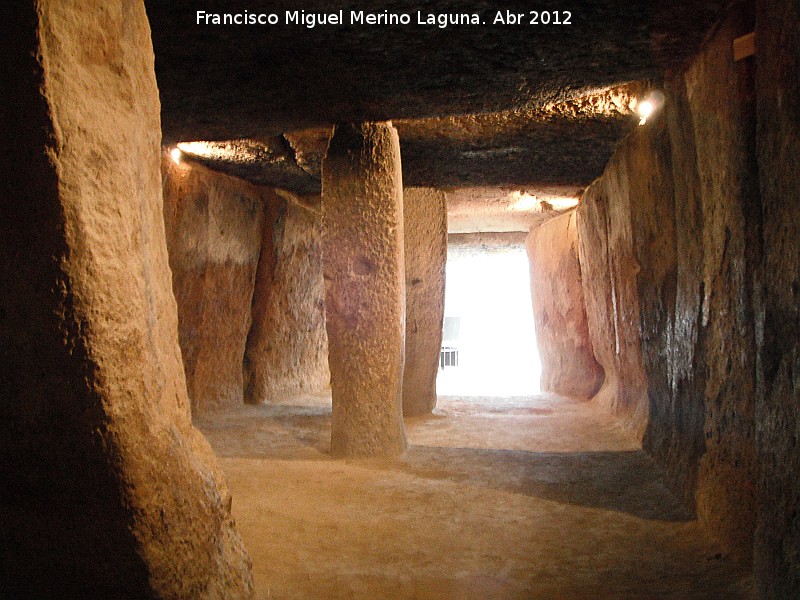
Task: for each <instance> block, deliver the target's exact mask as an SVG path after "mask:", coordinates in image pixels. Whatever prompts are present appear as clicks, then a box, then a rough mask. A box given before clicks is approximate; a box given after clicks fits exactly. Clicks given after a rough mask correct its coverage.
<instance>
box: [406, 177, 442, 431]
mask: <svg viewBox="0 0 800 600" xmlns="http://www.w3.org/2000/svg"><path fill="white" fill-rule="evenodd" d="M403 210H404V211H405V219H404V223H405V258H406V366H405V371H404V372H403V416H404V417H413V416H417V415H427V414H430V412H431V411H432V410H433V409H434V407H435V406H436V375H437V374H438V373H439V352H440V350H441V347H442V321H443V319H444V275H445V265H446V264H447V201H446V198H445V195H444V192H441V191H438V190H435V189H432V188H407V189H406V190H405V191H404V196H403Z"/></svg>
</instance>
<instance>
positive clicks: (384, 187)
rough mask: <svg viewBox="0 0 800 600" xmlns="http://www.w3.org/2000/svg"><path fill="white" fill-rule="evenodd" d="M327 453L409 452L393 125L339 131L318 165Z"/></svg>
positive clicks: (400, 234)
mask: <svg viewBox="0 0 800 600" xmlns="http://www.w3.org/2000/svg"><path fill="white" fill-rule="evenodd" d="M322 206H323V272H324V278H325V308H326V328H327V331H328V354H329V358H328V362H329V365H330V372H331V391H332V396H333V422H332V426H331V451H332V453H333V454H334V455H337V456H394V455H399V454H401V453H402V452H404V451H405V448H406V439H405V431H404V428H403V419H402V404H401V402H402V378H403V360H404V334H405V332H404V329H405V265H404V260H403V183H402V173H401V170H400V142H399V140H398V137H397V131H396V130H395V128H394V127H393V126H392V125H391V123H362V124H344V125H337V127H336V129H335V130H334V133H333V137H332V138H331V141H330V145H329V147H328V153H327V155H326V157H325V159H324V161H323V163H322Z"/></svg>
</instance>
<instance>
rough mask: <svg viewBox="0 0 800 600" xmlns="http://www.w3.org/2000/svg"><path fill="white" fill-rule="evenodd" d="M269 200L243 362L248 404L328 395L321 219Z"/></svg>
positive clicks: (293, 205)
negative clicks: (251, 324) (251, 320)
mask: <svg viewBox="0 0 800 600" xmlns="http://www.w3.org/2000/svg"><path fill="white" fill-rule="evenodd" d="M282 194H283V195H288V194H287V193H286V192H282ZM272 196H273V200H272V201H271V202H270V203H269V205H268V206H267V225H266V227H265V228H264V238H263V243H262V244H261V258H260V259H259V261H258V272H257V274H256V285H255V291H254V293H253V306H252V315H253V326H252V328H251V329H250V334H249V335H248V337H247V350H246V352H245V355H244V384H245V387H244V399H245V402H247V403H249V404H260V403H262V402H266V403H270V402H277V401H280V400H285V399H287V398H291V397H293V396H298V395H302V394H312V395H316V394H327V393H328V390H329V386H330V373H329V372H328V337H327V335H326V333H325V300H324V297H325V286H324V284H323V279H322V218H321V215H320V214H319V213H317V212H314V211H311V210H309V209H307V208H304V207H303V206H301V205H300V203H299V202H289V201H287V200H285V199H283V198H281V197H280V196H278V194H276V193H275V192H272Z"/></svg>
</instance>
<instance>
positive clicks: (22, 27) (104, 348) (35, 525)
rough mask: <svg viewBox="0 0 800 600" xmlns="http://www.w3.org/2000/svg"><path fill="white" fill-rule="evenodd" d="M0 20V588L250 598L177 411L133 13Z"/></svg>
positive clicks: (154, 93)
mask: <svg viewBox="0 0 800 600" xmlns="http://www.w3.org/2000/svg"><path fill="white" fill-rule="evenodd" d="M3 9H10V10H0V13H2V18H0V33H2V35H0V63H2V71H3V72H4V73H8V74H9V75H10V76H9V77H8V78H7V79H5V80H4V84H3V95H4V107H3V112H4V118H3V119H2V125H0V127H2V129H0V139H2V140H3V144H2V145H0V164H2V168H3V169H4V173H3V177H2V178H0V180H1V181H2V183H0V280H2V282H3V283H2V285H1V286H0V456H2V461H0V463H1V464H0V482H2V483H0V596H2V597H4V598H117V599H123V598H131V599H134V598H135V599H141V598H174V599H178V598H185V599H190V598H244V597H249V596H251V595H252V577H251V574H250V562H249V559H248V557H247V554H246V553H245V551H244V548H243V547H242V543H241V540H240V539H239V537H238V535H237V534H236V532H235V530H234V527H233V519H232V517H231V496H230V494H229V492H228V490H227V487H226V485H225V481H224V479H223V477H222V473H221V471H220V469H219V467H218V465H217V461H216V459H215V458H214V456H213V453H212V452H211V449H210V447H209V446H208V444H207V443H206V441H205V439H204V438H203V436H202V435H201V434H200V433H199V432H198V431H197V430H195V429H194V428H193V427H192V423H191V419H190V415H189V402H188V399H187V395H186V383H185V379H184V376H183V369H182V366H181V355H180V350H179V348H178V323H177V311H176V306H175V299H174V297H173V295H172V291H171V289H170V276H169V267H168V264H167V248H166V242H165V236H164V223H163V220H162V204H161V178H160V176H159V156H160V147H159V146H160V141H161V131H160V122H159V102H158V90H157V88H156V80H155V73H154V69H153V50H152V47H151V43H150V28H149V26H148V22H147V17H146V15H145V8H144V4H143V3H142V2H136V1H124V2H123V1H121V0H41V1H39V2H13V3H8V4H5V5H3ZM6 116H7V117H8V118H5V117H6Z"/></svg>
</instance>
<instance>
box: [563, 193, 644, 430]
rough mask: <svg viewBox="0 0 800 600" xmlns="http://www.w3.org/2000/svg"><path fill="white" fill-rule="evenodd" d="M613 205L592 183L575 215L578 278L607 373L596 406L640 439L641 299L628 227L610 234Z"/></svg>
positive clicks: (594, 345)
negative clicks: (634, 280)
mask: <svg viewBox="0 0 800 600" xmlns="http://www.w3.org/2000/svg"><path fill="white" fill-rule="evenodd" d="M616 202H617V199H616V198H612V197H611V196H610V194H609V192H608V190H607V186H606V182H605V178H602V179H599V180H597V181H595V182H594V183H593V184H592V185H591V186H590V187H589V189H587V190H586V193H585V194H584V196H583V198H582V200H581V204H580V205H579V207H578V211H577V215H578V240H579V244H578V246H579V256H580V264H581V278H582V282H583V293H584V298H585V301H586V317H587V322H588V324H589V334H590V337H591V340H592V348H594V353H595V357H596V358H597V362H598V363H600V366H601V367H603V371H604V372H605V379H604V381H603V385H602V387H601V388H600V390H599V391H598V393H597V395H596V396H595V401H596V402H598V403H599V404H601V405H602V406H605V407H606V408H607V409H608V410H609V411H610V412H611V413H612V414H614V415H615V416H617V417H618V418H619V419H620V421H621V422H622V424H623V425H624V427H626V428H627V429H628V430H629V431H630V432H631V433H632V434H633V435H634V436H635V437H637V438H638V439H641V437H642V435H643V434H644V430H645V427H646V425H647V417H648V412H649V407H648V402H647V376H646V374H645V371H644V367H643V366H642V354H641V346H640V344H641V334H640V332H639V300H638V295H637V294H636V290H635V287H634V286H633V285H631V282H632V279H633V276H634V273H635V270H634V269H635V268H636V266H635V262H634V260H633V258H632V256H631V255H632V248H631V243H630V227H629V226H628V227H627V228H626V230H625V231H626V233H622V232H620V233H617V234H616V235H614V234H612V230H611V228H612V224H611V214H612V212H613V211H614V210H618V211H623V210H624V209H623V208H622V207H619V208H615V207H614V204H615V203H616ZM617 223H619V219H617ZM617 227H620V225H619V224H618V225H617Z"/></svg>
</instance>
